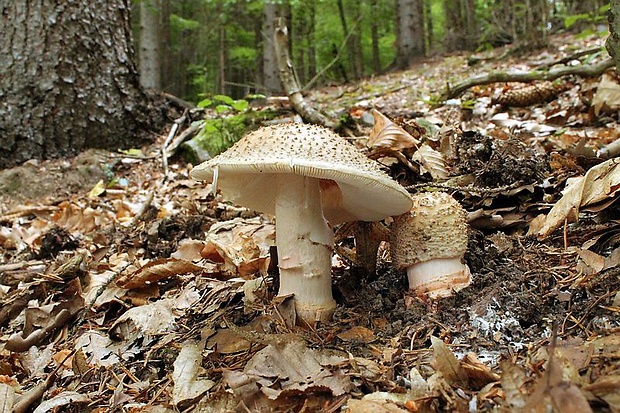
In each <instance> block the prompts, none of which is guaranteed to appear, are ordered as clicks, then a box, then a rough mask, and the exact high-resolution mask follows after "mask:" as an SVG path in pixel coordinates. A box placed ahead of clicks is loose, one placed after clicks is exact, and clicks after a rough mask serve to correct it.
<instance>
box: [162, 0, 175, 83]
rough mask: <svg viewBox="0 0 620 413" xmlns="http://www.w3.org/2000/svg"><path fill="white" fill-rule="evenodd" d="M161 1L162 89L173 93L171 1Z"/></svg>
mask: <svg viewBox="0 0 620 413" xmlns="http://www.w3.org/2000/svg"><path fill="white" fill-rule="evenodd" d="M160 1H161V19H160V23H161V42H160V54H159V56H160V61H161V88H162V90H165V91H166V92H172V91H173V76H172V70H173V69H172V59H171V57H172V53H173V52H172V50H171V47H170V46H171V45H172V39H171V38H170V0H160Z"/></svg>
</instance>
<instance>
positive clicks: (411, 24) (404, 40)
mask: <svg viewBox="0 0 620 413" xmlns="http://www.w3.org/2000/svg"><path fill="white" fill-rule="evenodd" d="M424 43H425V42H424V2H423V0H396V67H398V68H399V69H406V68H408V67H409V66H410V65H411V64H413V63H414V62H415V61H416V60H419V59H420V58H421V57H423V56H424V54H425V51H426V49H425V44H424Z"/></svg>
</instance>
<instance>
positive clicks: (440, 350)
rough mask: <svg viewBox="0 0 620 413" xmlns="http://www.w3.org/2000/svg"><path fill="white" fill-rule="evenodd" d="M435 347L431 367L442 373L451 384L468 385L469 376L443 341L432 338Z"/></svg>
mask: <svg viewBox="0 0 620 413" xmlns="http://www.w3.org/2000/svg"><path fill="white" fill-rule="evenodd" d="M431 344H432V346H433V361H432V363H431V365H432V366H433V368H434V369H435V371H439V372H441V374H442V375H443V377H444V378H445V379H446V381H447V382H448V383H449V384H454V383H467V375H466V373H465V371H463V369H462V368H461V365H460V363H459V361H458V359H457V358H456V356H455V355H454V353H453V352H452V350H450V348H449V347H448V346H447V345H446V343H444V342H443V341H442V340H441V339H439V338H437V337H435V336H431Z"/></svg>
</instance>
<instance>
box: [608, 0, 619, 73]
mask: <svg viewBox="0 0 620 413" xmlns="http://www.w3.org/2000/svg"><path fill="white" fill-rule="evenodd" d="M610 3H611V7H610V9H609V31H610V33H609V37H608V38H607V41H606V42H605V47H606V48H607V51H608V52H609V55H610V56H611V57H613V58H614V61H615V62H616V69H617V70H618V72H619V73H620V0H611V2H610Z"/></svg>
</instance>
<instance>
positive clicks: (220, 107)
mask: <svg viewBox="0 0 620 413" xmlns="http://www.w3.org/2000/svg"><path fill="white" fill-rule="evenodd" d="M230 109H232V108H231V107H230V106H228V105H217V106H216V107H215V111H216V112H217V113H224V112H228V111H229V110H230Z"/></svg>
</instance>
